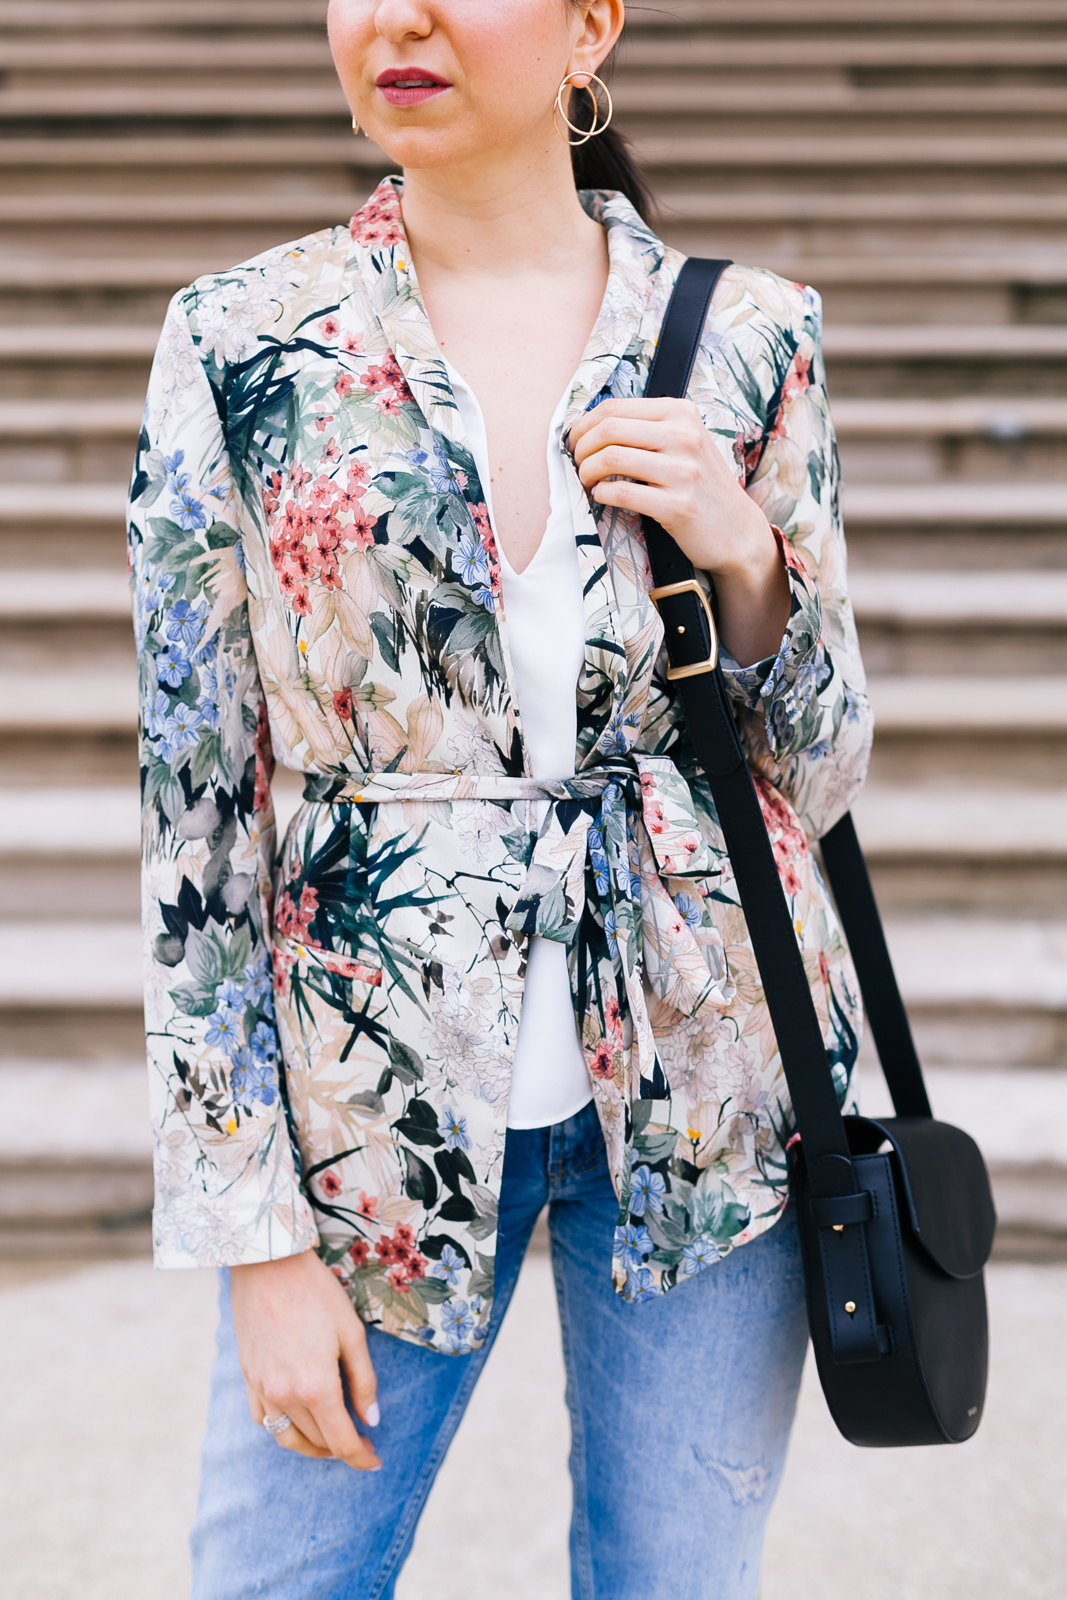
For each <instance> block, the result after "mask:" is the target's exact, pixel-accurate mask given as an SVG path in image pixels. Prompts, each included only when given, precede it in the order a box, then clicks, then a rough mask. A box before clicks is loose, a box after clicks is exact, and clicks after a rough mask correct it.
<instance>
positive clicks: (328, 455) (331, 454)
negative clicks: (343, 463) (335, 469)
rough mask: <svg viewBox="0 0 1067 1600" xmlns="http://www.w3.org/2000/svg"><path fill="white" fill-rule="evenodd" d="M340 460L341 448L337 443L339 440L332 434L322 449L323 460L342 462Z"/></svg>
mask: <svg viewBox="0 0 1067 1600" xmlns="http://www.w3.org/2000/svg"><path fill="white" fill-rule="evenodd" d="M340 459H341V447H340V445H339V444H338V443H337V440H336V439H335V438H334V437H333V435H332V434H331V435H330V437H329V439H327V441H326V443H325V444H324V445H323V447H322V460H323V461H340Z"/></svg>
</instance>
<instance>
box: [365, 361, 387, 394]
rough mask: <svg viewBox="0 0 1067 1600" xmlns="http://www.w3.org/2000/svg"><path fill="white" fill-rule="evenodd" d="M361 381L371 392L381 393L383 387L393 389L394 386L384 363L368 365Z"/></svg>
mask: <svg viewBox="0 0 1067 1600" xmlns="http://www.w3.org/2000/svg"><path fill="white" fill-rule="evenodd" d="M359 381H360V384H361V385H362V387H363V388H364V389H367V390H368V391H369V392H370V393H371V394H380V393H381V392H382V390H383V389H391V388H392V387H393V382H392V379H391V378H390V377H388V376H387V375H386V371H385V367H384V365H382V366H378V367H375V366H371V367H368V368H367V370H366V372H365V373H364V374H363V376H362V378H360V380H359Z"/></svg>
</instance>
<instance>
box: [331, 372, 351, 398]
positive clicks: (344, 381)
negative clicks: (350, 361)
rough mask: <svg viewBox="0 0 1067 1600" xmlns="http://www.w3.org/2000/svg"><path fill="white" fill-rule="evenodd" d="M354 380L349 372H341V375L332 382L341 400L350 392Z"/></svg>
mask: <svg viewBox="0 0 1067 1600" xmlns="http://www.w3.org/2000/svg"><path fill="white" fill-rule="evenodd" d="M355 381H356V380H355V378H353V376H352V374H351V373H350V372H342V374H341V376H340V377H339V378H338V380H337V382H336V383H335V384H334V388H335V389H336V390H337V393H338V394H339V395H340V396H341V399H342V400H347V399H348V396H349V395H350V394H351V393H352V385H353V384H354V383H355Z"/></svg>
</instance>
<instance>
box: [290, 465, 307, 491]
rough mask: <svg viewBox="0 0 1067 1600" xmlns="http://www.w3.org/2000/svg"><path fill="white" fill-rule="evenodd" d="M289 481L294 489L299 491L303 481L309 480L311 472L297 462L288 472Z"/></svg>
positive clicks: (303, 483)
mask: <svg viewBox="0 0 1067 1600" xmlns="http://www.w3.org/2000/svg"><path fill="white" fill-rule="evenodd" d="M289 482H290V483H291V484H292V486H293V488H294V489H296V490H298V491H299V490H300V489H302V488H303V487H304V485H305V483H310V482H311V473H310V472H307V471H305V469H304V468H303V467H302V466H300V465H299V463H298V464H297V465H296V466H295V467H294V468H293V470H292V472H290V474H289Z"/></svg>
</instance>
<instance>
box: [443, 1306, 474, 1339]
mask: <svg viewBox="0 0 1067 1600" xmlns="http://www.w3.org/2000/svg"><path fill="white" fill-rule="evenodd" d="M473 1327H474V1318H473V1317H472V1316H471V1310H470V1306H469V1305H468V1304H467V1302H466V1300H446V1301H445V1304H444V1305H443V1306H442V1307H441V1331H442V1333H444V1334H445V1335H446V1336H447V1335H448V1334H452V1335H454V1336H455V1337H456V1338H459V1339H466V1338H467V1337H468V1336H469V1335H470V1332H471V1329H472V1328H473Z"/></svg>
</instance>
